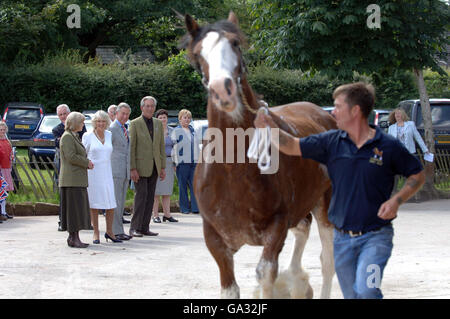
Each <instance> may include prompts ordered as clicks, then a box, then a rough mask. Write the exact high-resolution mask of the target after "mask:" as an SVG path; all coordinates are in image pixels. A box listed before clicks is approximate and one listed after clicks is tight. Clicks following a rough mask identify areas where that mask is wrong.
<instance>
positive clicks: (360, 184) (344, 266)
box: [254, 82, 425, 298]
mask: <svg viewBox="0 0 450 319" xmlns="http://www.w3.org/2000/svg"><path fill="white" fill-rule="evenodd" d="M333 99H334V105H335V108H334V110H333V115H334V116H335V118H336V122H337V126H338V129H337V130H330V131H327V132H324V133H319V134H316V135H311V136H307V137H304V138H297V137H294V136H292V135H290V134H289V133H286V132H284V131H282V130H280V134H279V141H276V140H273V142H274V143H275V145H277V147H278V148H279V150H280V151H281V152H282V153H285V154H287V155H295V156H301V157H303V158H309V159H313V160H315V161H318V162H320V163H322V164H325V165H326V166H327V168H328V173H329V176H330V179H331V182H332V189H333V193H332V199H331V204H330V207H329V211H328V218H329V220H330V222H332V223H333V224H334V226H335V231H334V263H335V270H336V274H337V277H338V280H339V284H340V287H341V290H342V293H343V295H344V298H382V297H383V294H382V293H381V289H380V285H381V279H382V276H383V270H384V268H385V266H386V264H387V261H388V259H389V257H390V256H391V252H392V246H393V245H392V239H393V235H394V232H393V227H392V220H393V219H394V218H395V217H396V216H397V211H398V208H399V206H400V205H401V204H402V203H404V202H406V201H407V200H408V199H409V198H411V197H412V196H413V195H414V194H415V193H416V192H417V191H418V190H419V189H420V187H421V186H422V185H423V183H424V181H425V175H424V171H423V168H422V166H421V164H420V162H419V161H418V160H417V159H416V158H415V157H414V156H412V155H411V154H410V153H409V152H408V150H407V149H406V148H405V147H404V146H403V145H402V144H401V143H400V142H399V141H398V140H396V139H394V138H392V137H390V136H389V135H387V134H385V133H384V132H382V131H381V130H380V129H379V128H378V127H375V126H371V125H369V124H368V116H369V114H370V113H371V111H372V109H373V106H374V100H375V92H374V88H373V87H372V86H371V85H368V84H365V83H361V82H359V83H352V84H347V85H343V86H340V87H338V88H337V89H336V90H335V91H334V93H333ZM254 124H255V126H256V127H258V128H264V127H267V126H270V127H272V128H277V125H276V123H275V122H274V121H273V120H272V118H271V117H270V115H265V114H264V113H263V112H259V113H258V115H257V117H256V119H255V121H254ZM396 174H401V175H403V176H405V177H407V179H406V183H405V185H404V186H403V188H402V189H401V190H400V191H399V192H398V193H396V194H395V195H394V196H393V197H392V198H390V195H391V192H392V188H393V185H394V176H395V175H396Z"/></svg>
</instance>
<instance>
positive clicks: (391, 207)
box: [378, 170, 425, 219]
mask: <svg viewBox="0 0 450 319" xmlns="http://www.w3.org/2000/svg"><path fill="white" fill-rule="evenodd" d="M424 183H425V172H424V171H423V170H422V171H421V172H419V173H417V174H414V175H411V176H409V177H408V178H407V179H406V182H405V185H404V186H403V187H402V189H401V190H400V191H399V192H398V193H397V194H395V196H394V197H392V198H391V199H389V200H388V201H386V202H384V203H383V205H381V207H380V209H379V210H378V217H380V218H381V219H393V218H395V217H397V211H398V208H399V207H400V205H401V204H403V203H404V202H406V201H407V200H408V199H410V198H411V197H412V196H413V195H414V194H415V193H416V192H417V191H418V190H419V189H420V188H421V187H422V185H423V184H424Z"/></svg>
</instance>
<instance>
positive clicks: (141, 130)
mask: <svg viewBox="0 0 450 319" xmlns="http://www.w3.org/2000/svg"><path fill="white" fill-rule="evenodd" d="M152 120H153V140H152V138H151V137H150V133H149V132H148V128H147V124H146V123H145V120H144V117H143V116H142V115H141V116H139V117H138V118H136V119H134V120H133V121H131V123H130V130H129V134H130V169H131V170H132V169H137V171H138V173H139V176H142V177H150V176H151V175H152V174H153V164H156V170H157V171H158V175H159V174H161V169H162V168H166V153H165V144H164V130H163V126H162V122H161V121H160V120H158V119H156V118H152Z"/></svg>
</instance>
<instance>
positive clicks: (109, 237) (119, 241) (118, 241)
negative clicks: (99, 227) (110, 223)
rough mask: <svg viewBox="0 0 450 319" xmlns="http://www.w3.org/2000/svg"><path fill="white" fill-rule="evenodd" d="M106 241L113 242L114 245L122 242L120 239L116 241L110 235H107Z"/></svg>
mask: <svg viewBox="0 0 450 319" xmlns="http://www.w3.org/2000/svg"><path fill="white" fill-rule="evenodd" d="M105 239H106V241H108V239H110V240H112V242H113V243H121V242H122V241H121V240H120V239H114V238H112V237H111V236H109V235H108V233H105Z"/></svg>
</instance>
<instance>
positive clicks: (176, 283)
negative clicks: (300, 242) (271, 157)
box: [0, 200, 450, 299]
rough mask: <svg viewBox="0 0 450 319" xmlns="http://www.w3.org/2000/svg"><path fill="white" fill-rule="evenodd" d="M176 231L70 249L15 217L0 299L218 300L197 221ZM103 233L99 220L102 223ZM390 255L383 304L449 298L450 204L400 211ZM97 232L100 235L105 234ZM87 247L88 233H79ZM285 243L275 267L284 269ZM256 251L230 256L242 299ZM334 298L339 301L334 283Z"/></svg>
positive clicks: (183, 220) (314, 242)
mask: <svg viewBox="0 0 450 319" xmlns="http://www.w3.org/2000/svg"><path fill="white" fill-rule="evenodd" d="M174 216H175V217H176V218H178V219H179V220H180V222H179V223H177V224H173V223H171V224H169V223H163V224H152V225H151V229H152V230H153V231H156V232H159V233H160V235H159V236H158V237H145V238H135V239H132V240H131V241H129V242H124V243H122V244H113V243H111V242H109V243H106V242H105V240H104V238H102V240H101V241H102V243H101V245H92V244H91V245H90V246H89V248H87V249H84V250H83V249H73V248H69V247H68V246H67V244H66V238H67V233H65V232H64V233H62V232H58V231H56V226H57V216H48V217H16V218H14V219H13V220H10V221H7V222H4V223H3V224H0V299H5V298H44V299H45V298H93V299H96V298H161V299H167V298H179V299H188V298H219V297H220V288H219V275H218V269H217V267H216V264H215V262H214V260H213V258H212V257H211V256H210V254H209V252H208V250H207V248H206V246H205V244H204V241H203V237H202V236H203V234H202V226H201V225H202V222H201V217H200V216H197V215H181V214H174ZM100 226H101V229H102V230H103V231H104V229H105V224H104V218H101V224H100ZM394 227H395V233H396V234H395V240H394V251H393V255H392V257H391V259H390V261H389V263H388V266H387V268H386V270H385V276H384V280H383V284H382V289H383V292H384V295H385V298H450V272H449V268H450V249H449V246H450V231H449V230H450V200H440V201H432V202H426V203H421V204H405V205H403V206H402V207H401V211H400V214H399V217H398V218H397V220H395V222H394ZM103 231H102V235H103ZM81 238H82V240H83V241H84V242H92V231H82V232H81ZM318 238H319V237H318V233H317V227H316V226H315V224H314V225H313V228H312V231H311V236H310V239H309V242H308V244H307V246H306V249H305V254H304V260H303V265H304V267H305V268H306V270H307V271H308V273H309V275H310V281H311V284H312V286H313V288H314V290H315V297H317V296H318V295H319V292H320V283H321V274H320V261H319V254H320V242H319V239H318ZM292 244H293V237H292V235H289V236H288V239H287V241H286V245H285V247H284V249H283V251H282V254H281V256H280V268H281V269H284V268H285V267H286V266H287V265H288V262H289V258H290V252H291V249H292ZM261 249H262V248H261V247H250V246H245V247H243V248H242V249H241V250H240V251H239V252H238V253H237V254H236V255H235V270H236V274H237V280H238V284H239V285H240V287H241V297H242V298H252V293H253V288H254V287H255V285H256V280H255V267H256V264H257V262H258V260H259V257H260V253H261ZM332 298H342V295H341V293H340V290H339V287H338V284H337V280H336V277H335V279H334V286H333V289H332Z"/></svg>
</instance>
